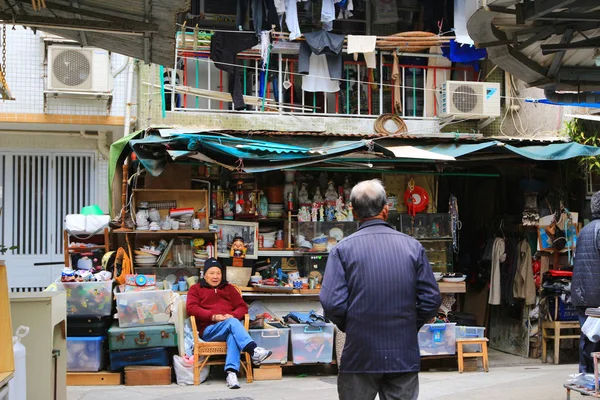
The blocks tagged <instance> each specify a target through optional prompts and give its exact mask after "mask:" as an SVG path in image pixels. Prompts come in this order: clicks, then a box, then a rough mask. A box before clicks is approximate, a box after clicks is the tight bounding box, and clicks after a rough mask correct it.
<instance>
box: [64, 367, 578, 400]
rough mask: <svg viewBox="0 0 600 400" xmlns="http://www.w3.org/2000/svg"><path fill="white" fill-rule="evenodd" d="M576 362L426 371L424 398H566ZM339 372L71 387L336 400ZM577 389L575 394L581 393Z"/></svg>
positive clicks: (74, 390)
mask: <svg viewBox="0 0 600 400" xmlns="http://www.w3.org/2000/svg"><path fill="white" fill-rule="evenodd" d="M576 370H577V366H576V365H574V364H566V365H551V364H540V363H539V361H538V363H536V364H530V365H527V364H525V365H523V364H522V365H515V366H496V367H494V366H492V367H491V369H490V372H489V373H485V372H465V373H463V374H459V373H458V372H456V371H445V372H422V373H421V374H420V375H419V377H420V387H421V390H420V396H419V399H421V400H429V399H439V400H450V399H459V398H460V400H476V399H477V400H479V399H486V400H507V399H527V400H550V399H565V398H566V391H565V389H564V388H563V387H562V385H563V383H564V382H565V380H566V379H567V378H568V376H569V374H572V373H574V372H576ZM335 382H336V377H335V376H325V377H319V376H309V377H298V376H293V375H284V377H283V380H280V381H261V382H254V383H252V384H247V383H246V382H245V381H244V380H243V379H240V383H241V385H242V388H241V389H238V390H231V389H227V387H226V386H225V381H224V380H220V379H219V380H216V379H212V380H209V381H207V382H205V383H203V384H202V385H200V386H196V387H191V386H177V385H171V386H105V387H97V386H96V387H69V388H68V391H67V393H68V396H67V399H68V400H105V399H110V400H142V399H143V400H157V399H167V398H169V399H177V400H192V399H193V400H199V399H202V400H300V399H308V400H312V399H314V400H334V399H337V398H338V397H337V390H336V385H335ZM579 396H580V395H579V394H573V398H575V399H577V398H579Z"/></svg>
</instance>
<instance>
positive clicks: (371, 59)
mask: <svg viewBox="0 0 600 400" xmlns="http://www.w3.org/2000/svg"><path fill="white" fill-rule="evenodd" d="M376 42H377V36H359V35H348V54H354V61H356V60H358V53H363V54H364V56H365V62H366V63H367V68H375V67H377V59H376V58H375V44H376Z"/></svg>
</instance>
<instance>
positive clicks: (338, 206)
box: [335, 196, 344, 213]
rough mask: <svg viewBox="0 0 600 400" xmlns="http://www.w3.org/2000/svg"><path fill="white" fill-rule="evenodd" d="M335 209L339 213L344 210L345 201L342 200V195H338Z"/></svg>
mask: <svg viewBox="0 0 600 400" xmlns="http://www.w3.org/2000/svg"><path fill="white" fill-rule="evenodd" d="M335 211H336V212H338V213H341V212H342V211H344V202H343V201H342V196H338V198H337V199H336V201H335Z"/></svg>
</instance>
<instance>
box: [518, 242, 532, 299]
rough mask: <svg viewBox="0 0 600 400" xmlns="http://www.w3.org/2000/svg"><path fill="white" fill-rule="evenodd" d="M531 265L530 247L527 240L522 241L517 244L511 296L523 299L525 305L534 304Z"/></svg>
mask: <svg viewBox="0 0 600 400" xmlns="http://www.w3.org/2000/svg"><path fill="white" fill-rule="evenodd" d="M531 264H532V262H531V246H529V243H528V242H527V240H523V241H521V242H520V243H519V254H518V257H517V274H516V276H515V282H514V286H513V296H514V297H515V298H517V299H525V304H526V305H531V304H535V281H534V278H533V268H532V266H531Z"/></svg>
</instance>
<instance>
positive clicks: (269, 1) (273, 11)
mask: <svg viewBox="0 0 600 400" xmlns="http://www.w3.org/2000/svg"><path fill="white" fill-rule="evenodd" d="M248 4H250V8H251V10H252V22H253V24H254V33H256V36H260V32H261V31H264V30H267V31H268V30H271V28H272V27H273V26H274V27H275V30H278V31H279V30H281V27H280V24H279V15H278V14H277V8H276V7H275V2H274V0H237V10H236V18H235V26H236V27H237V28H238V29H239V30H242V29H244V28H247V24H246V21H247V18H248Z"/></svg>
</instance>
